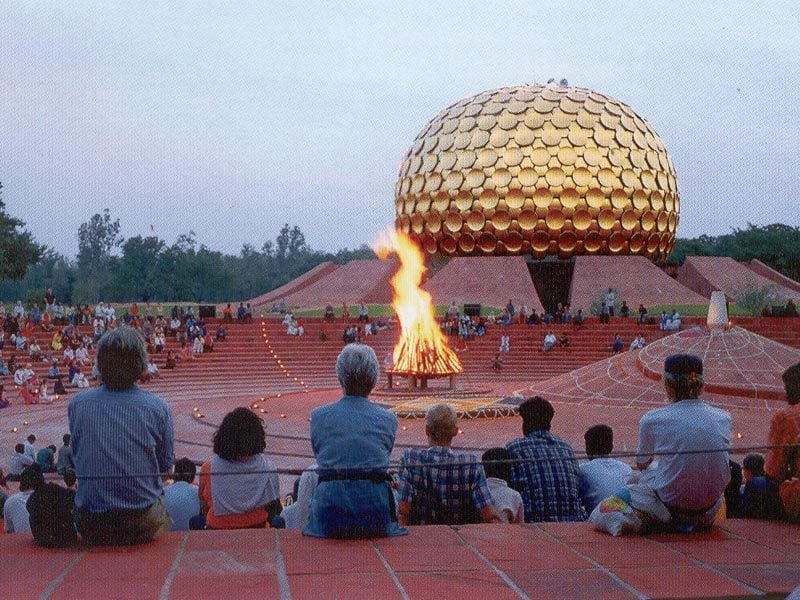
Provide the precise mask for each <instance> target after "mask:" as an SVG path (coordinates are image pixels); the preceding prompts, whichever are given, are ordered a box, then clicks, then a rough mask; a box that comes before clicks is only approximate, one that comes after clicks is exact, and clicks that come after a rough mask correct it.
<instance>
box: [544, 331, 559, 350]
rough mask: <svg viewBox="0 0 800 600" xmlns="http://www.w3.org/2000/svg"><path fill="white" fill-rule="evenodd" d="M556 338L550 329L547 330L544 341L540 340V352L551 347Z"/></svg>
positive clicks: (554, 343)
mask: <svg viewBox="0 0 800 600" xmlns="http://www.w3.org/2000/svg"><path fill="white" fill-rule="evenodd" d="M557 341H558V339H557V338H556V334H555V333H553V332H552V331H549V332H548V333H547V335H546V336H544V341H543V342H542V352H549V351H550V350H552V349H553V347H554V346H555V345H556V342H557Z"/></svg>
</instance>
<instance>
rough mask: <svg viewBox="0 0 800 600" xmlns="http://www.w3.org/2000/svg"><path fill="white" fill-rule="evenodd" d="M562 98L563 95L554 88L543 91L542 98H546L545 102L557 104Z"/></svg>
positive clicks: (546, 88)
mask: <svg viewBox="0 0 800 600" xmlns="http://www.w3.org/2000/svg"><path fill="white" fill-rule="evenodd" d="M561 96H562V94H560V93H559V91H558V90H557V89H556V88H554V87H545V88H544V89H543V90H542V98H544V99H545V100H550V101H553V102H557V101H559V100H561Z"/></svg>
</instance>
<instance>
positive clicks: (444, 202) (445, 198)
mask: <svg viewBox="0 0 800 600" xmlns="http://www.w3.org/2000/svg"><path fill="white" fill-rule="evenodd" d="M465 193H468V192H465ZM433 208H434V210H438V211H439V212H440V213H444V212H446V211H447V209H448V208H450V196H449V195H448V194H447V192H440V193H438V194H436V195H435V196H434V197H433Z"/></svg>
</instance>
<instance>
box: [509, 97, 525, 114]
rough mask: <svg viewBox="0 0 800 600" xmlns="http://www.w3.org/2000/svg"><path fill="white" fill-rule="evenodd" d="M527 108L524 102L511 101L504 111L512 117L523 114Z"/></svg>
mask: <svg viewBox="0 0 800 600" xmlns="http://www.w3.org/2000/svg"><path fill="white" fill-rule="evenodd" d="M527 108H528V105H527V104H525V103H524V102H520V101H519V100H512V101H511V102H509V103H508V106H507V107H506V109H507V110H508V112H510V113H511V114H513V115H519V114H522V113H524V112H525V110H526V109H527Z"/></svg>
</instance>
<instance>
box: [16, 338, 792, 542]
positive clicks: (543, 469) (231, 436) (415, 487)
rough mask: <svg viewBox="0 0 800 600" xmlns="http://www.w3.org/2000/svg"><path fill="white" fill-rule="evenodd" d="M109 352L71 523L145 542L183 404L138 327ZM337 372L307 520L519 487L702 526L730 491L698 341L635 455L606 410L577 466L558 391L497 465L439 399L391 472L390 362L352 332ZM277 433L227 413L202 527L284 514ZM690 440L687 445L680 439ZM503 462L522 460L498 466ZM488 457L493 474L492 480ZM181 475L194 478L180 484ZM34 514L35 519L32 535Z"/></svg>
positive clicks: (108, 341) (464, 513) (405, 512)
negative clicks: (269, 445)
mask: <svg viewBox="0 0 800 600" xmlns="http://www.w3.org/2000/svg"><path fill="white" fill-rule="evenodd" d="M97 354H98V359H97V365H98V367H99V374H100V377H101V379H102V381H103V382H104V384H105V385H104V386H102V387H100V388H97V389H93V390H90V391H87V392H84V393H82V394H80V395H78V396H76V397H75V398H74V399H73V400H72V402H71V403H70V406H69V411H68V414H69V425H70V431H71V434H72V440H71V448H72V455H73V460H74V462H75V470H76V474H77V477H78V482H79V483H78V488H77V492H76V495H75V498H74V512H75V524H74V526H73V523H72V522H71V521H69V523H67V524H66V525H65V526H64V527H63V528H62V529H64V528H65V529H68V530H70V531H71V532H72V533H73V535H74V534H75V532H76V531H77V532H79V533H80V535H81V538H82V540H83V541H84V543H87V544H90V545H92V544H132V543H140V542H144V541H147V540H150V539H153V537H155V536H156V535H158V534H159V533H160V532H161V531H163V530H166V529H167V528H169V527H170V526H171V523H172V521H173V519H172V518H171V517H170V511H169V510H168V502H167V500H166V498H167V496H168V494H166V493H165V492H164V490H163V489H162V476H161V475H162V474H163V473H165V472H167V471H168V470H169V469H170V467H172V463H173V443H174V434H173V428H172V418H171V413H170V410H169V408H168V406H167V405H166V404H165V403H164V402H163V401H162V400H161V399H159V398H158V397H157V396H155V395H153V394H150V393H148V392H146V391H144V390H142V389H140V388H137V387H136V386H135V385H134V383H135V381H136V380H137V379H138V377H139V376H140V375H141V372H142V370H143V369H144V365H145V358H144V357H145V352H144V345H143V342H142V340H141V337H140V336H138V335H136V334H135V333H133V334H131V332H130V330H129V329H127V328H120V329H118V330H116V331H114V332H111V333H110V334H109V335H106V336H104V337H103V338H102V339H101V340H100V342H99V344H98V348H97ZM336 373H337V376H338V378H339V381H340V382H341V385H342V388H343V391H344V394H345V395H344V397H343V398H342V399H341V400H339V401H337V402H334V403H332V404H329V405H326V406H322V407H319V408H317V409H315V410H314V411H313V412H312V414H311V423H310V437H311V445H312V448H313V450H314V456H315V460H316V468H315V473H316V478H317V481H316V485H315V487H314V489H313V492H312V493H311V494H310V502H308V503H306V502H305V501H302V500H301V497H302V496H303V494H299V493H298V507H297V508H296V509H294V510H293V511H290V513H289V515H288V516H289V517H290V522H291V523H294V522H295V521H294V518H295V517H294V516H293V514H292V513H294V512H297V511H306V510H307V513H308V514H307V520H306V519H301V520H300V524H301V526H302V527H303V532H304V533H305V534H306V535H310V536H318V537H334V538H363V537H380V536H394V535H404V534H406V533H407V532H408V530H407V529H406V525H409V524H417V523H419V524H429V523H464V522H473V521H480V522H498V521H501V520H503V519H504V518H505V519H508V520H509V521H513V520H517V519H519V502H520V500H521V503H522V518H523V519H524V520H525V521H526V522H536V521H581V520H585V519H587V513H588V515H589V517H588V518H589V519H590V520H591V521H592V522H593V524H594V526H595V527H598V528H601V529H604V530H607V531H609V532H611V533H615V534H616V533H620V532H625V531H627V532H639V531H650V530H654V529H658V530H664V529H666V530H678V531H692V530H697V529H703V528H706V527H709V526H710V525H711V524H712V523H713V521H714V519H715V518H716V517H717V515H718V514H720V512H721V510H722V509H723V507H724V491H725V489H726V487H727V486H728V484H729V482H730V479H731V472H730V466H729V451H728V450H729V444H730V439H731V425H732V422H731V417H730V415H729V414H728V413H727V412H726V411H724V410H721V409H718V408H714V407H711V406H710V405H708V404H706V403H704V402H703V401H702V400H701V399H700V393H701V391H702V387H703V380H702V373H703V364H702V361H701V360H700V359H699V358H698V357H696V356H693V355H673V356H670V357H668V358H667V359H666V361H665V364H664V374H663V377H664V382H665V389H666V392H667V396H668V397H669V399H670V401H671V402H670V404H668V405H667V406H665V407H663V408H658V409H655V410H652V411H649V412H648V413H646V414H645V415H644V416H643V417H642V419H641V421H640V426H639V443H638V448H637V452H636V455H635V457H634V459H635V465H634V466H635V467H636V470H634V469H633V468H632V467H631V466H630V465H625V464H624V463H622V462H621V461H619V460H617V459H615V458H613V457H611V456H609V455H608V453H609V452H610V451H611V443H612V438H611V431H610V429H609V428H608V427H607V426H600V427H595V428H592V429H590V430H589V431H588V432H587V434H586V441H587V446H588V447H589V456H590V458H592V460H590V461H589V462H588V463H587V466H580V465H579V462H578V461H577V459H576V456H575V453H574V451H573V449H572V447H571V446H570V445H569V444H568V443H567V442H566V441H565V440H563V439H561V438H560V437H558V436H557V435H555V434H554V433H552V432H551V423H552V420H553V417H554V415H555V411H554V409H553V407H552V405H551V404H550V403H549V402H547V401H546V400H544V399H542V398H539V397H535V398H531V399H528V400H526V401H524V402H523V403H522V404H521V405H520V406H519V413H520V416H521V418H522V433H523V436H522V437H520V438H517V439H514V440H511V441H509V442H508V443H506V444H505V446H504V447H503V448H502V449H494V450H493V451H492V453H490V454H489V455H488V456H485V457H484V458H483V461H484V462H485V466H484V465H482V464H481V462H479V461H478V459H477V457H475V456H473V455H471V454H469V453H465V452H457V451H454V450H453V449H452V447H451V446H452V441H453V439H454V437H455V435H456V434H457V431H458V423H457V419H456V415H455V413H454V411H453V409H452V407H450V406H448V405H446V404H441V405H436V406H434V407H432V408H431V409H430V410H429V412H428V415H427V419H426V433H427V436H428V442H429V447H428V448H412V449H409V450H407V451H406V452H405V453H404V454H403V456H402V458H401V460H400V463H399V469H398V472H397V481H395V479H394V477H393V476H392V474H391V473H390V471H389V466H390V455H391V452H392V450H393V448H394V441H395V433H396V431H397V427H398V421H397V417H396V416H395V415H394V414H392V413H390V412H388V411H387V410H385V409H383V408H382V407H380V406H378V405H376V404H374V403H372V402H370V401H369V400H368V396H369V395H370V393H371V391H372V389H373V388H374V386H375V384H376V383H377V381H378V375H379V365H378V361H377V357H376V356H375V353H374V351H373V350H372V349H371V348H370V347H369V346H366V345H363V344H349V345H347V346H345V348H344V349H343V350H342V351H341V353H340V355H339V357H338V359H337V361H336ZM784 380H785V382H786V385H787V397H788V398H789V402H790V407H789V408H788V409H787V410H786V411H781V412H779V413H777V414H776V415H775V416H774V417H773V425H775V420H780V423H781V425H780V426H778V427H777V429H776V431H778V430H780V431H782V433H781V435H784V437H780V436H779V435H778V434H777V433H776V434H775V436H774V437H773V432H772V431H771V433H770V440H769V443H770V446H773V448H772V449H771V450H770V455H769V456H768V458H767V465H768V466H767V468H766V472H767V474H768V475H769V476H770V477H772V478H775V479H776V480H778V481H783V480H784V479H786V476H787V475H788V474H789V469H790V468H791V470H794V469H795V468H796V466H797V465H796V464H795V463H796V462H797V460H798V458H797V457H796V456H795V455H794V454H793V453H792V452H791V451H790V446H792V445H793V444H794V443H795V441H796V438H797V433H798V432H797V429H798V426H800V419H796V417H797V416H798V415H797V414H796V413H797V410H798V408H800V407H798V403H800V365H797V366H795V367H792V368H791V369H789V370H787V372H786V374H785V375H784ZM134 406H135V407H137V409H136V410H132V407H134ZM792 423H794V427H795V429H794V430H791V429H790V426H791V425H792ZM792 435H794V437H791V436H792ZM786 436H789V437H790V438H791V439H789V438H788V437H786ZM787 439H789V441H788V443H787V441H786V440H787ZM109 440H113V443H110V441H109ZM265 447H266V442H265V431H264V425H263V422H262V420H261V418H260V417H259V416H258V415H256V414H255V413H254V412H253V411H251V410H250V409H248V408H237V409H235V410H233V411H232V412H231V413H229V414H228V415H226V416H225V418H224V419H223V422H222V424H221V425H220V427H219V428H218V429H217V431H216V432H215V434H214V437H213V449H214V455H213V456H212V457H211V459H210V460H209V461H207V462H205V463H203V465H202V467H201V469H200V483H199V487H198V489H197V499H198V501H197V506H198V508H199V510H198V511H197V513H196V514H190V515H189V521H190V522H191V523H192V525H193V526H194V527H196V528H211V529H216V528H240V527H263V526H268V525H275V526H280V525H282V524H283V525H285V524H286V523H287V519H286V517H283V519H282V520H281V519H280V518H278V517H279V511H280V510H281V502H280V498H281V495H280V489H279V484H278V469H277V467H276V466H275V464H274V463H273V462H272V461H270V460H269V459H268V458H267V457H266V456H265V455H264V450H265ZM687 448H689V449H691V452H688V453H686V452H682V451H681V450H685V449H687ZM613 461H616V462H613ZM108 464H115V465H119V466H118V467H117V469H118V472H115V475H117V477H114V478H106V477H97V476H98V475H101V474H105V473H106V471H105V469H106V465H108ZM502 465H505V466H510V470H505V471H503V470H493V467H494V466H502ZM487 467H489V476H491V477H493V479H495V480H496V481H494V482H493V484H492V485H490V484H489V481H488V479H487V471H486V468H487ZM29 468H33V469H34V470H36V468H35V467H29ZM183 472H184V469H183V468H182V467H179V473H183ZM147 473H149V474H151V475H142V474H147ZM23 475H24V472H23ZM504 478H505V479H504ZM301 479H302V478H301ZM582 482H584V483H582ZM184 483H186V484H188V485H190V484H189V481H184ZM784 483H785V482H784ZM783 487H784V486H783V484H781V485H780V488H781V489H780V494H781V496H782V495H783ZM181 488H184V489H186V488H187V486H183V485H182V486H180V487H177V488H175V490H176V491H175V492H170V494H171V493H177V491H179V490H180V489H181ZM189 491H190V492H191V491H192V490H189ZM589 491H593V492H594V494H591V493H589ZM167 492H169V487H168V488H167ZM514 492H516V494H519V497H517V495H516V494H515V493H514ZM35 495H36V491H34V492H33V496H32V498H33V497H35ZM307 495H308V494H306V496H307ZM799 495H800V494H799ZM495 496H496V497H495ZM595 502H599V504H597V505H596V506H595ZM782 502H783V505H784V512H785V513H786V514H787V516H791V517H792V518H795V519H796V518H798V515H797V513H796V512H793V510H792V507H793V504H792V501H791V499H789V500H782ZM33 504H34V506H35V505H36V502H34V503H33ZM29 506H30V504H29ZM395 507H396V508H395ZM507 507H508V508H509V510H508V511H506V508H507ZM189 512H190V513H193V512H194V509H193V508H192V509H191V510H189ZM798 512H800V511H798ZM109 515H113V518H110V517H109ZM37 527H39V525H36V526H34V525H32V529H33V533H34V538H35V539H37V537H36V536H37V534H36V528H37ZM50 529H53V527H52V526H51V527H50ZM40 537H41V536H40ZM44 539H46V537H45V538H44ZM43 543H46V542H43Z"/></svg>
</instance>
